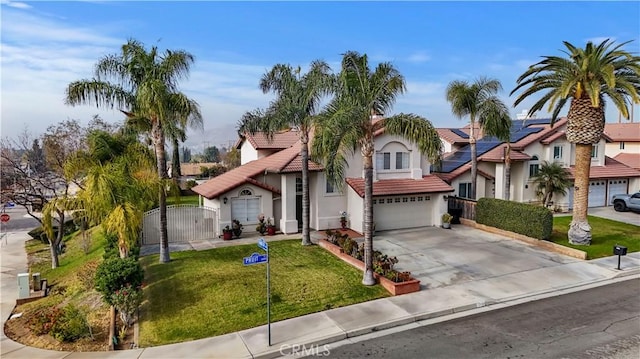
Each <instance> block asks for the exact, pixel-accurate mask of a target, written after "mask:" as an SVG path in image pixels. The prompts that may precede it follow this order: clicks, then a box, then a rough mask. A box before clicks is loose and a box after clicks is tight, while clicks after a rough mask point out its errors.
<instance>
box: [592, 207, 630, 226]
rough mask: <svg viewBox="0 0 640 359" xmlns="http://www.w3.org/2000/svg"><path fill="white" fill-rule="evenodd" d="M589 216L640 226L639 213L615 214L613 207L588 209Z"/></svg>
mask: <svg viewBox="0 0 640 359" xmlns="http://www.w3.org/2000/svg"><path fill="white" fill-rule="evenodd" d="M588 213H589V215H590V216H596V217H602V218H606V219H610V220H612V221H618V222H624V223H629V224H634V225H636V226H640V213H637V212H631V211H628V212H616V211H615V210H614V209H613V206H609V207H595V208H589V210H588Z"/></svg>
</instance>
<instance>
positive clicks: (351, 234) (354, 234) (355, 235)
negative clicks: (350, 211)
mask: <svg viewBox="0 0 640 359" xmlns="http://www.w3.org/2000/svg"><path fill="white" fill-rule="evenodd" d="M331 231H334V232H335V231H338V232H340V233H342V234H345V233H346V234H348V235H349V237H350V238H362V237H364V234H362V233H359V232H356V231H354V230H353V229H351V228H346V229H342V228H336V229H332V230H331ZM324 234H327V232H326V231H324Z"/></svg>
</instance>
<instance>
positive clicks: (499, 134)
mask: <svg viewBox="0 0 640 359" xmlns="http://www.w3.org/2000/svg"><path fill="white" fill-rule="evenodd" d="M486 106H487V109H486V111H485V116H482V117H480V119H479V121H478V122H479V124H480V128H482V133H483V136H494V137H496V138H498V139H499V140H501V141H503V142H506V143H507V146H506V148H505V154H504V163H505V166H504V167H505V168H504V174H505V188H504V190H505V191H504V198H503V199H505V200H507V201H508V200H509V199H510V197H511V193H510V192H511V189H510V187H511V124H512V122H511V117H510V116H509V109H508V108H507V105H505V104H504V102H502V101H500V100H499V99H497V98H493V99H492V100H490V101H488V102H487V103H486Z"/></svg>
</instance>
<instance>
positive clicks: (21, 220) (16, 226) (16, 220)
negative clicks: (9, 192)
mask: <svg viewBox="0 0 640 359" xmlns="http://www.w3.org/2000/svg"><path fill="white" fill-rule="evenodd" d="M4 213H6V214H8V215H9V216H10V217H11V218H10V219H9V222H4V223H2V224H0V226H1V227H0V231H2V233H5V232H17V231H30V230H32V229H34V228H36V227H38V226H39V225H40V222H38V221H37V220H35V219H34V218H33V217H30V216H28V217H25V216H26V214H27V210H25V209H24V208H22V207H17V206H16V207H15V208H6V209H5V210H4Z"/></svg>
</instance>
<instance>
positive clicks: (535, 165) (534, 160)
mask: <svg viewBox="0 0 640 359" xmlns="http://www.w3.org/2000/svg"><path fill="white" fill-rule="evenodd" d="M538 171H540V163H539V162H538V156H535V155H534V156H532V157H531V159H530V160H529V177H533V176H535V175H537V174H538Z"/></svg>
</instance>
